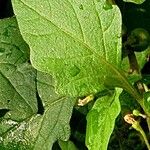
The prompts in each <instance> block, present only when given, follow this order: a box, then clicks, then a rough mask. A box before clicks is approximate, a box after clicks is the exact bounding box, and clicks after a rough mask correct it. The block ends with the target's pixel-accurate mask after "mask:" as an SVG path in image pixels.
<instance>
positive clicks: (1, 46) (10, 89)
mask: <svg viewBox="0 0 150 150" xmlns="http://www.w3.org/2000/svg"><path fill="white" fill-rule="evenodd" d="M0 51H1V52H0V109H5V110H8V111H9V112H8V113H7V114H6V115H5V118H10V119H12V120H22V119H25V118H27V117H29V116H31V115H33V114H34V113H36V112H37V99H36V85H35V77H36V76H35V75H36V74H35V69H33V67H31V65H29V64H28V63H24V62H25V61H27V60H28V57H29V55H28V54H29V48H28V46H27V44H26V43H25V42H24V40H23V39H22V37H21V35H20V32H19V30H18V25H17V23H16V20H15V18H9V19H4V20H0Z"/></svg>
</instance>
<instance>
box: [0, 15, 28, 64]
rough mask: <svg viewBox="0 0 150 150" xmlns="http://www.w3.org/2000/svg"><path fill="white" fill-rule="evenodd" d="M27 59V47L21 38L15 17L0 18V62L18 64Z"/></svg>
mask: <svg viewBox="0 0 150 150" xmlns="http://www.w3.org/2000/svg"><path fill="white" fill-rule="evenodd" d="M27 60H29V47H28V45H27V44H26V43H25V42H24V40H23V39H22V36H21V34H20V31H19V29H18V25H17V22H16V18H15V17H13V18H9V19H2V20H0V63H9V64H20V63H23V62H26V61H27Z"/></svg>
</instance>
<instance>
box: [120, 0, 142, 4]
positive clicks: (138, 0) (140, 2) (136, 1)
mask: <svg viewBox="0 0 150 150" xmlns="http://www.w3.org/2000/svg"><path fill="white" fill-rule="evenodd" d="M123 1H124V2H131V3H134V4H142V3H144V2H145V0H123Z"/></svg>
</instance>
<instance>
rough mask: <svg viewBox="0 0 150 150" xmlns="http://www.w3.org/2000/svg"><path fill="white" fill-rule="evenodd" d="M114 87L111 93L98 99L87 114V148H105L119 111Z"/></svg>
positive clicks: (100, 149)
mask: <svg viewBox="0 0 150 150" xmlns="http://www.w3.org/2000/svg"><path fill="white" fill-rule="evenodd" d="M120 93H121V90H120V89H116V91H115V92H114V94H113V95H109V96H104V97H102V98H100V99H98V100H97V101H96V102H95V104H94V106H93V108H92V109H91V111H90V112H89V114H88V115H87V131H86V145H87V147H88V149H89V150H98V149H99V150H106V149H107V145H108V142H109V138H110V135H111V133H112V131H113V129H114V125H115V119H116V117H117V116H118V114H119V113H120V103H119V95H120Z"/></svg>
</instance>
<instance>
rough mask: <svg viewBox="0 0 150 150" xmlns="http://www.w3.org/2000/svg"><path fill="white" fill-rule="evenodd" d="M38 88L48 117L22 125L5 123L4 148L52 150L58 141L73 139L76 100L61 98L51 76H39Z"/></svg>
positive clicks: (25, 121)
mask: <svg viewBox="0 0 150 150" xmlns="http://www.w3.org/2000/svg"><path fill="white" fill-rule="evenodd" d="M37 80H38V83H37V88H38V92H39V96H40V98H41V100H42V101H43V102H44V109H45V110H44V114H43V115H34V116H32V117H31V118H30V119H26V120H24V121H22V122H20V123H17V122H12V121H11V120H7V121H5V120H2V121H1V129H2V131H1V132H0V138H1V141H0V145H3V147H6V148H8V147H10V146H12V147H13V146H18V150H22V149H23V150H24V149H25V148H27V149H30V150H38V149H42V150H50V149H52V145H53V143H54V142H55V141H56V140H58V139H59V140H62V141H67V140H68V139H69V136H70V126H69V121H70V118H71V114H72V109H73V105H74V103H75V100H74V99H72V98H68V97H64V96H59V95H58V94H57V93H56V92H55V89H54V86H53V83H54V81H53V79H52V77H51V76H50V75H48V74H43V73H42V72H38V73H37Z"/></svg>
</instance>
